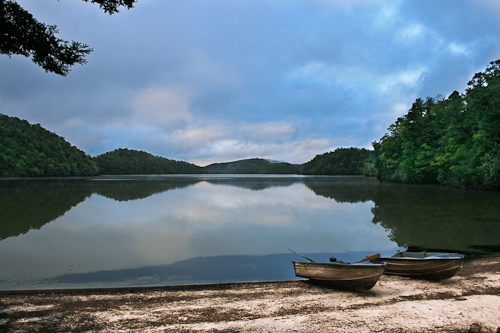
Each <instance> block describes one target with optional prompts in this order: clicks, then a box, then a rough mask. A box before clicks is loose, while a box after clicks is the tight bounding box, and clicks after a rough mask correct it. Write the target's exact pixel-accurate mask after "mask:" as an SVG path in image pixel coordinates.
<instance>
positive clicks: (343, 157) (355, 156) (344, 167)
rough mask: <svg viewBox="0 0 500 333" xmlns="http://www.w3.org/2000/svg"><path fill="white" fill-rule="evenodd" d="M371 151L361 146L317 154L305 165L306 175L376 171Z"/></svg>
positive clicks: (358, 173) (369, 172)
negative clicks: (360, 147)
mask: <svg viewBox="0 0 500 333" xmlns="http://www.w3.org/2000/svg"><path fill="white" fill-rule="evenodd" d="M371 153H372V152H371V151H370V150H367V149H364V148H363V149H359V148H352V147H351V148H337V149H335V151H333V152H329V153H324V154H322V155H316V156H315V157H314V158H313V159H312V160H311V161H309V162H307V163H306V164H305V166H304V170H302V173H303V174H304V175H363V174H368V175H370V174H373V173H374V169H373V168H374V165H375V163H374V161H373V160H372V159H370V157H371Z"/></svg>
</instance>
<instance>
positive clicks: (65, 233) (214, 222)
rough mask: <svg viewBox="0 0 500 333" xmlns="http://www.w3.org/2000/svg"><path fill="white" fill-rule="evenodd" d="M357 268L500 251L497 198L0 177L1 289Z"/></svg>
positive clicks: (273, 183)
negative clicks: (389, 258)
mask: <svg viewBox="0 0 500 333" xmlns="http://www.w3.org/2000/svg"><path fill="white" fill-rule="evenodd" d="M288 248H291V249H293V250H295V251H297V252H300V253H302V254H304V255H306V256H308V257H310V258H313V259H315V260H317V261H328V258H329V257H330V256H336V257H337V258H338V259H340V260H344V261H356V260H360V259H362V258H364V257H366V256H369V255H372V254H375V253H381V254H382V255H392V254H393V253H395V252H396V251H397V250H404V249H406V248H410V249H418V250H423V249H426V250H444V251H453V252H461V253H466V254H468V255H475V256H477V255H489V254H498V253H500V193H498V192H483V191H471V190H467V191H464V190H461V189H454V188H445V187H439V186H412V185H399V184H384V183H380V182H378V181H377V180H376V179H374V178H365V177H302V176H253V175H252V176H228V175H217V176H213V175H210V176H119V177H109V176H107V177H97V178H79V179H50V180H48V179H38V180H5V179H3V180H0V290H11V289H42V288H81V287H114V286H142V285H174V284H198V283H221V282H239V281H279V280H292V279H295V276H294V273H293V267H292V264H291V263H290V262H291V261H292V260H297V261H302V260H303V259H302V258H300V257H299V256H297V255H296V254H293V253H291V252H290V251H288Z"/></svg>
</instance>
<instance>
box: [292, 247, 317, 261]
mask: <svg viewBox="0 0 500 333" xmlns="http://www.w3.org/2000/svg"><path fill="white" fill-rule="evenodd" d="M289 250H290V249H289ZM290 251H292V252H293V253H295V254H298V255H299V256H301V257H303V258H306V259H307V260H309V261H311V262H316V261H314V260H312V259H311V258H308V257H306V256H303V255H302V254H300V253H297V252H295V251H294V250H290Z"/></svg>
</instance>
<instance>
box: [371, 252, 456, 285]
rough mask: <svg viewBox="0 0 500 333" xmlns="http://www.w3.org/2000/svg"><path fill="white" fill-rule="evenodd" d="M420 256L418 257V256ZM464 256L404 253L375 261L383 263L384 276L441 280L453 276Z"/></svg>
mask: <svg viewBox="0 0 500 333" xmlns="http://www.w3.org/2000/svg"><path fill="white" fill-rule="evenodd" d="M419 254H420V255H419ZM464 258H465V256H464V255H462V254H456V253H450V254H446V253H432V252H431V253H420V252H417V253H404V252H402V254H401V255H400V256H399V253H398V254H397V255H395V256H392V257H388V258H380V259H377V261H376V262H385V263H386V264H387V268H386V269H385V271H384V274H391V275H400V276H407V277H412V278H418V279H426V280H442V279H447V278H450V277H452V276H454V275H455V274H456V273H457V272H458V270H459V268H460V265H461V264H462V262H463V260H464Z"/></svg>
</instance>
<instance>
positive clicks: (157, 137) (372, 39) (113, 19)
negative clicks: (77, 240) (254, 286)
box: [0, 0, 500, 165]
mask: <svg viewBox="0 0 500 333" xmlns="http://www.w3.org/2000/svg"><path fill="white" fill-rule="evenodd" d="M18 3H19V4H20V5H21V6H23V7H24V8H25V9H26V10H28V11H29V12H31V13H32V14H33V15H34V16H35V17H36V18H37V19H38V20H39V21H41V22H45V23H47V24H55V25H57V26H58V29H59V31H60V33H59V34H58V37H59V38H62V39H65V40H76V41H79V42H82V43H86V44H88V45H90V46H91V47H92V48H93V49H94V52H93V53H92V54H90V55H89V56H88V58H87V59H88V64H87V65H84V66H80V65H76V66H74V67H72V71H71V72H70V73H69V74H68V76H67V77H60V76H58V75H55V74H52V73H45V71H44V70H43V69H41V68H40V67H38V66H36V65H35V64H33V63H32V62H31V60H30V59H29V58H25V57H22V56H12V58H10V59H9V57H8V56H6V55H0V71H1V72H0V73H1V75H0V113H3V114H6V115H9V116H16V117H19V118H21V119H26V120H28V121H29V122H31V123H39V124H41V125H42V126H43V127H44V128H46V129H48V130H50V131H52V132H55V133H57V134H58V135H60V136H63V137H64V138H65V139H66V140H67V141H69V142H70V143H72V144H73V145H75V146H77V147H78V148H80V149H81V150H83V151H85V152H86V153H88V154H90V155H92V156H96V155H99V154H102V153H105V152H107V151H111V150H114V149H117V148H129V149H137V150H143V151H146V152H149V153H151V154H154V155H160V156H163V157H166V158H170V159H175V160H183V161H187V162H191V163H195V164H197V165H207V164H210V163H214V162H226V161H233V160H238V159H243V158H252V157H262V158H268V159H273V160H280V161H286V162H291V163H304V162H307V161H309V160H311V159H312V158H313V157H314V156H315V155H317V154H322V153H324V152H328V151H332V150H334V149H335V148H337V147H359V148H370V147H371V142H373V141H376V140H379V139H380V138H381V137H382V136H383V135H384V133H385V132H386V130H387V128H388V127H389V125H390V124H392V123H393V122H394V121H395V120H396V119H397V118H398V117H400V116H402V115H404V114H406V113H407V111H408V109H409V108H410V107H411V104H412V103H413V102H414V101H415V99H416V98H419V97H420V98H425V97H427V96H431V97H435V96H436V95H438V94H441V95H444V96H445V97H447V96H448V95H449V94H450V93H451V92H453V91H454V90H457V91H459V92H464V91H465V88H466V87H467V82H468V81H469V80H470V79H471V78H472V76H473V75H474V73H476V72H478V71H483V70H484V69H485V68H486V67H487V65H488V63H489V62H490V61H493V60H497V59H499V58H500V2H499V1H497V0H460V1H456V0H448V1H444V0H440V1H436V0H432V1H425V0H407V1H398V0H387V1H378V0H352V1H340V0H335V1H334V0H189V1H186V0H184V1H180V0H139V1H138V2H137V3H136V5H135V8H133V9H131V10H126V9H121V11H120V13H118V14H115V15H112V16H109V15H107V14H105V13H104V12H103V11H102V10H100V9H99V7H98V5H95V4H90V3H85V2H83V1H79V0H60V1H56V0H18Z"/></svg>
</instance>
